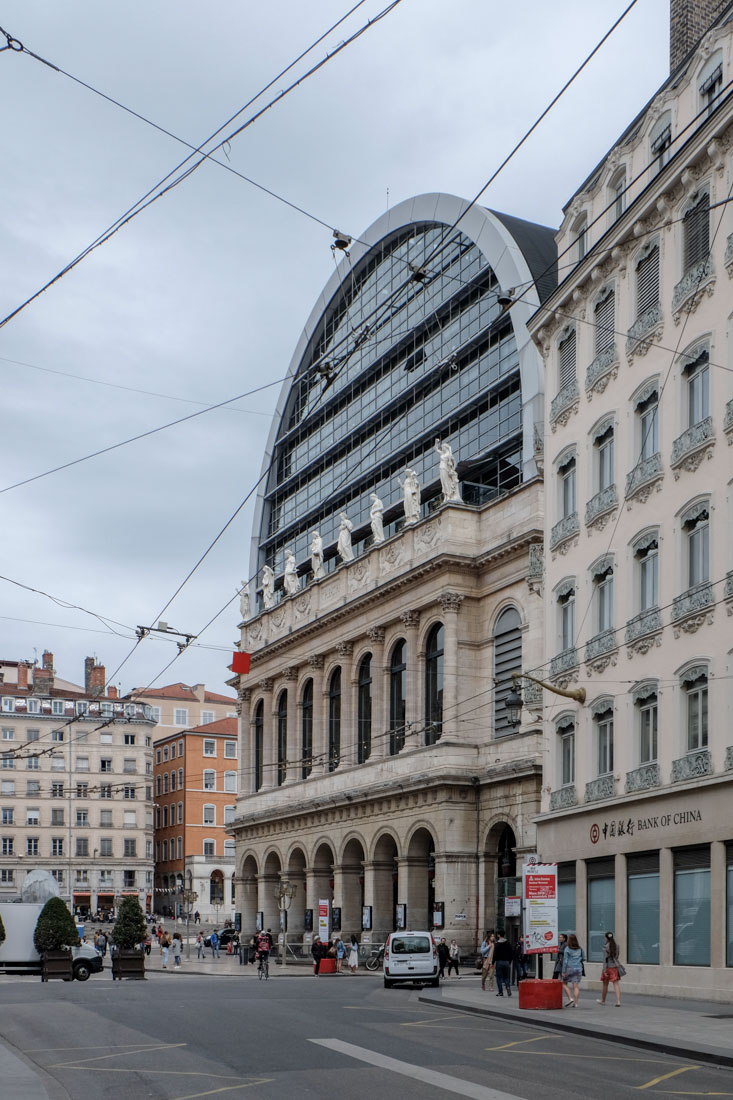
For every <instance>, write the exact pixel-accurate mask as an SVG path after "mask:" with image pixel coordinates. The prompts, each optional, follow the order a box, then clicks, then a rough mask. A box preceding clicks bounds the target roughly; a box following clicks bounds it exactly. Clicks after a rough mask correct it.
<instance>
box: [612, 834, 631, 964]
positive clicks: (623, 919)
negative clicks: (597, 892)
mask: <svg viewBox="0 0 733 1100" xmlns="http://www.w3.org/2000/svg"><path fill="white" fill-rule="evenodd" d="M613 873H614V896H615V898H614V900H615V916H614V926H613V928H614V932H615V936H616V943H622V944H623V945H624V948H623V949H624V951H628V943H629V930H628V915H629V883H628V877H627V874H626V856H625V854H624V853H623V852H617V853H616V860H615V863H614V870H613Z"/></svg>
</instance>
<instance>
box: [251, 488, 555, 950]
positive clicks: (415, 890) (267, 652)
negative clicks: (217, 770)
mask: <svg viewBox="0 0 733 1100" xmlns="http://www.w3.org/2000/svg"><path fill="white" fill-rule="evenodd" d="M541 499H542V485H541V482H540V481H539V480H538V479H534V480H533V481H531V482H528V483H527V484H525V485H524V486H522V487H521V488H519V489H516V490H515V491H514V492H513V493H510V494H509V495H508V496H506V497H505V498H503V499H502V500H499V501H497V502H495V503H493V504H487V505H483V506H480V507H479V506H476V507H473V506H469V505H466V504H462V503H450V504H444V505H443V506H442V507H441V508H439V509H438V510H437V511H435V512H434V513H433V514H432V515H431V516H429V517H428V518H427V519H424V520H422V521H421V522H420V523H418V524H416V525H414V526H409V527H406V528H403V529H402V531H400V532H399V533H398V534H396V535H394V536H392V537H391V538H389V539H387V540H386V541H385V542H384V543H383V544H381V545H377V546H373V547H372V548H370V549H369V550H368V551H367V552H366V553H365V554H363V555H362V556H361V557H360V558H359V559H357V560H356V561H354V562H351V563H348V564H345V565H341V566H340V567H339V568H338V569H336V570H335V571H334V572H333V573H331V574H329V575H328V576H327V577H325V578H323V579H322V580H320V581H317V582H314V583H312V584H311V585H310V586H309V588H308V589H307V590H306V591H305V592H304V593H301V594H300V595H299V596H295V597H291V598H290V599H288V600H285V601H283V602H282V603H281V604H279V605H278V606H277V607H275V608H273V609H271V610H269V611H265V612H262V613H260V614H259V615H258V616H256V617H255V618H254V619H253V620H251V621H249V622H248V623H242V624H241V631H242V642H241V645H242V648H243V649H247V650H248V651H249V652H251V653H252V671H251V673H250V675H249V676H248V677H241V678H240V683H239V699H240V709H241V736H240V746H241V769H242V770H241V775H240V792H241V794H240V797H239V800H238V804H237V818H236V820H235V823H234V827H233V831H234V835H235V838H236V864H237V874H236V909H237V911H238V912H240V913H241V914H242V921H243V927H244V929H245V931H249V930H250V929H252V928H254V926H255V923H256V921H257V918H258V914H261V915H262V916H261V919H262V921H263V923H264V926H265V927H271V928H273V929H275V928H277V924H278V907H277V902H276V899H275V892H276V889H277V887H278V885H279V883H280V882H281V881H283V880H287V881H289V882H291V883H293V884H295V885H296V886H297V893H296V897H295V899H294V901H293V903H292V905H291V908H290V911H289V918H288V933H289V938H290V939H291V940H292V939H295V940H296V941H297V940H298V938H299V937H306V938H307V937H308V934H309V930H310V920H309V915H308V911H311V914H313V919H314V921H316V920H317V907H318V902H319V900H320V899H323V898H327V899H328V900H329V901H330V902H331V903H332V906H333V907H334V908H335V910H337V911H340V916H341V920H340V926H341V930H342V932H343V933H344V934H347V933H349V934H350V933H351V932H356V933H357V934H358V935H360V936H363V939H364V940H368V939H370V938H371V939H372V941H373V942H377V941H380V942H381V941H383V940H384V937H385V935H386V934H387V933H388V932H389V931H391V930H392V929H393V928H394V927H395V922H396V920H397V907H398V906H406V923H407V925H408V926H409V927H414V928H425V927H432V926H433V922H434V919H435V914H436V913H438V912H442V913H443V922H444V923H443V927H444V929H445V932H446V934H448V935H451V936H455V937H456V938H457V939H458V940H459V942H461V943H462V945H463V946H464V947H466V948H472V947H475V945H476V939H477V936H478V934H479V933H480V932H481V931H482V930H483V928H484V926H489V927H491V926H495V925H497V924H503V923H504V916H503V895H504V894H505V893H510V894H511V893H514V892H515V889H516V881H515V875H516V874H518V873H521V862H522V856H523V854H524V853H528V852H533V851H534V850H535V835H534V826H533V824H532V819H533V816H534V814H536V812H537V811H538V809H539V804H540V803H539V800H540V782H541V756H540V745H539V738H540V734H539V731H538V722H537V716H536V714H533V713H532V710H531V708H526V709H525V722H524V724H523V725H522V726H521V727H520V728H519V729H518V730H517V731H514V730H512V729H511V727H509V726H508V724H507V722H506V716H505V714H504V711H503V695H504V693H505V692H506V690H507V687H508V683H509V682H510V678H511V677H510V672H511V668H519V667H533V666H534V665H536V664H537V663H539V662H540V660H541V656H540V654H541V636H542V615H541V607H542V601H541V595H540V591H541V571H540V570H539V568H538V565H541V561H540V556H539V554H541V540H540V535H539V529H538V523H539V518H538V517H539V516H540V515H541ZM538 551H539V553H538ZM305 601H307V607H306V606H304V602H305ZM363 918H364V919H363ZM367 925H370V926H371V927H365V926H367Z"/></svg>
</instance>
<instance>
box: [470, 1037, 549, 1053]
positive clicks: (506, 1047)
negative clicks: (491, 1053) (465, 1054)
mask: <svg viewBox="0 0 733 1100" xmlns="http://www.w3.org/2000/svg"><path fill="white" fill-rule="evenodd" d="M556 1038H557V1035H537V1036H535V1038H534V1039H517V1040H516V1041H515V1042H514V1043H504V1044H503V1046H500V1047H486V1049H487V1050H509V1047H520V1046H521V1045H522V1043H540V1042H541V1041H542V1040H543V1039H556ZM538 1053H539V1054H542V1053H543V1052H542V1051H538Z"/></svg>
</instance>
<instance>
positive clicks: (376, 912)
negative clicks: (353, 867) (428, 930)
mask: <svg viewBox="0 0 733 1100" xmlns="http://www.w3.org/2000/svg"><path fill="white" fill-rule="evenodd" d="M393 869H394V865H393V863H392V860H391V859H390V860H384V859H375V860H372V861H370V862H367V863H365V864H364V904H365V905H371V907H372V930H371V932H370V933H367V935H368V936H369V939H368V940H367V939H366V935H365V936H364V939H365V942H367V943H368V942H371V943H384V941H385V939H386V938H387V935H388V934H389V933H390V932H391V931H392V929H393V928H394V913H393V910H392V898H393V888H392V873H393ZM401 874H402V870H401V865H400V882H399V889H400V893H399V894H398V897H399V899H400V901H401V900H402V896H403V895H402V893H401V890H402V879H401ZM408 921H409V910H408ZM359 928H361V920H360V921H359Z"/></svg>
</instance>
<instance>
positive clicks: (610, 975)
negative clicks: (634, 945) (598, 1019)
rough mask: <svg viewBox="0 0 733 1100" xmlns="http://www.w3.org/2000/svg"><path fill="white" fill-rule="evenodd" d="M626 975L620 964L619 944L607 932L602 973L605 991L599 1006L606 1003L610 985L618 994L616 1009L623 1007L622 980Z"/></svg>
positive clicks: (599, 1000)
mask: <svg viewBox="0 0 733 1100" xmlns="http://www.w3.org/2000/svg"><path fill="white" fill-rule="evenodd" d="M625 973H626V971H625V970H624V968H623V966H622V965H621V963H620V962H619V957H618V944H617V943H616V940H615V939H614V935H613V932H606V942H605V943H604V944H603V970H602V971H601V982H602V984H603V990H602V992H601V996H600V998H599V999H598V1004H599V1005H604V1004H605V1003H606V997H607V996H608V986H609V984H610V985H612V986H613V991H614V993H615V994H616V1008H620V1007H621V978H622V977H623V976H624V974H625Z"/></svg>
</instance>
